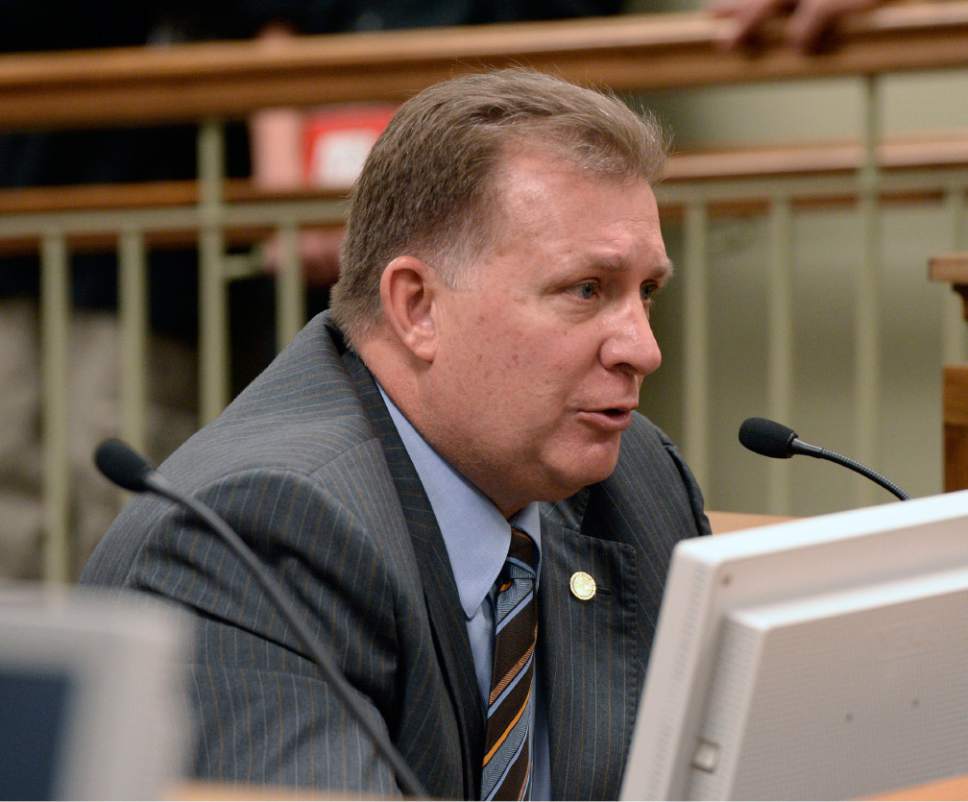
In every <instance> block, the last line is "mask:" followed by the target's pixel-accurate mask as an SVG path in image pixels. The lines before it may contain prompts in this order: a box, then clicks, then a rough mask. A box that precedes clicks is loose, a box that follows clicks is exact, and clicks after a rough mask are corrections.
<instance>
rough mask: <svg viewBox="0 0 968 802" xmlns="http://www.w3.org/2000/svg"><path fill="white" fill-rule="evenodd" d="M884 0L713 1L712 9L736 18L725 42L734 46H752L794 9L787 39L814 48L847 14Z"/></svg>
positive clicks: (873, 5) (724, 16)
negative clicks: (771, 23) (777, 19)
mask: <svg viewBox="0 0 968 802" xmlns="http://www.w3.org/2000/svg"><path fill="white" fill-rule="evenodd" d="M879 2H880V0H713V2H712V3H711V4H710V5H709V10H710V11H711V12H712V13H713V14H715V15H716V16H717V17H723V18H726V19H730V20H733V22H734V23H735V27H734V28H733V29H732V30H731V31H730V33H729V36H728V37H727V38H726V39H725V40H724V41H723V44H724V46H725V47H727V48H730V49H733V48H738V47H742V46H744V45H748V44H749V43H750V42H751V41H752V40H753V39H754V38H755V37H756V36H757V34H759V33H760V32H761V31H762V29H763V26H764V25H766V24H767V22H768V21H769V20H771V19H774V18H775V17H778V16H780V15H782V14H785V13H786V12H788V11H791V10H792V13H791V14H790V16H789V19H788V20H787V21H786V23H785V26H784V35H785V38H786V40H787V41H788V42H789V43H790V44H791V45H792V46H793V47H796V48H797V49H799V50H812V49H815V48H816V47H817V45H818V44H819V43H820V41H821V39H822V37H823V35H824V34H825V33H828V32H829V31H830V30H831V28H832V27H833V26H834V25H835V24H836V22H837V21H838V20H839V19H840V18H841V17H843V16H845V15H846V14H850V13H853V12H855V11H866V10H869V9H872V8H875V7H876V6H877V5H878V3H879Z"/></svg>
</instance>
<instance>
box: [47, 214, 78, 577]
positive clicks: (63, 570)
mask: <svg viewBox="0 0 968 802" xmlns="http://www.w3.org/2000/svg"><path fill="white" fill-rule="evenodd" d="M41 321H42V331H43V334H42V343H43V344H42V349H43V357H42V358H43V377H44V407H43V415H44V543H43V574H44V579H45V580H46V581H48V582H60V583H63V582H67V581H68V580H69V579H70V572H71V569H70V555H71V547H70V545H71V544H70V539H69V538H70V532H69V521H70V517H69V514H70V443H69V437H70V432H69V419H68V397H69V393H70V389H69V376H68V370H67V365H68V343H69V331H70V274H69V271H68V259H67V242H66V240H65V238H64V234H63V232H60V231H51V232H48V233H45V234H44V235H43V238H42V242H41Z"/></svg>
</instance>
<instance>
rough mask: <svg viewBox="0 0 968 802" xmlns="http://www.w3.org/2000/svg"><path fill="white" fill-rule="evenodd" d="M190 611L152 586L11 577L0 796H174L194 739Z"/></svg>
mask: <svg viewBox="0 0 968 802" xmlns="http://www.w3.org/2000/svg"><path fill="white" fill-rule="evenodd" d="M190 645H191V629H190V622H189V621H188V618H187V616H186V615H185V614H184V613H182V612H180V611H178V610H176V609H175V608H174V607H172V606H170V605H165V604H163V603H162V602H160V601H156V600H153V599H149V598H147V597H145V596H142V595H140V594H134V593H130V594H129V593H119V594H110V595H108V594H107V592H97V591H93V590H89V589H73V590H72V589H67V588H45V587H40V586H36V585H27V584H23V585H21V584H7V585H2V586H0V799H163V798H167V797H169V796H170V795H171V794H172V793H173V792H174V790H175V787H176V783H177V782H178V780H179V779H180V778H181V777H182V772H183V768H184V765H183V759H184V758H185V757H186V756H187V754H188V749H189V748H190V744H191V730H190V722H189V718H188V709H187V702H186V699H185V686H184V681H185V666H186V663H187V660H188V657H189V649H190Z"/></svg>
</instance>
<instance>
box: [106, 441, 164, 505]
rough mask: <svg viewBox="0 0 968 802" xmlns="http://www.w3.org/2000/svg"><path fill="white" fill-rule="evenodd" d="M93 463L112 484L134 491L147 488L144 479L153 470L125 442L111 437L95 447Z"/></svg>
mask: <svg viewBox="0 0 968 802" xmlns="http://www.w3.org/2000/svg"><path fill="white" fill-rule="evenodd" d="M94 464H95V465H97V468H98V470H99V471H100V472H101V473H103V474H104V475H105V476H106V477H107V478H108V479H110V480H111V481H112V482H114V484H116V485H118V486H119V487H123V488H124V489H125V490H131V491H133V492H135V493H142V492H144V491H145V490H147V489H148V484H147V482H146V480H147V478H148V476H149V475H150V474H151V473H153V472H154V468H152V467H151V464H150V463H149V462H148V460H146V459H145V458H144V457H142V456H141V455H140V454H139V453H138V452H137V451H135V450H134V449H133V448H131V446H129V445H128V444H127V443H124V442H122V441H121V440H118V439H116V438H113V437H112V438H110V439H109V440H105V441H104V442H103V443H101V445H99V446H98V447H97V450H96V451H95V452H94Z"/></svg>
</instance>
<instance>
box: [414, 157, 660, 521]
mask: <svg viewBox="0 0 968 802" xmlns="http://www.w3.org/2000/svg"><path fill="white" fill-rule="evenodd" d="M497 180H498V184H497V186H498V193H497V195H498V197H499V198H500V200H499V203H502V204H503V208H502V211H501V212H499V215H500V217H499V222H498V224H497V227H496V230H497V232H498V233H497V235H496V236H495V243H494V244H493V245H492V246H491V247H490V248H489V249H487V250H486V251H485V253H484V254H483V255H482V256H481V257H480V258H479V259H477V260H476V262H474V263H472V264H470V265H468V266H466V272H464V273H462V274H461V277H460V280H459V281H458V282H457V283H458V286H457V288H456V289H451V288H446V287H445V288H442V289H440V290H439V291H438V295H437V296H436V297H435V302H434V303H435V312H436V321H437V331H438V338H439V340H438V350H437V353H436V356H435V359H434V361H433V365H432V367H431V369H430V371H429V372H428V376H427V378H428V381H427V383H426V384H425V385H424V387H423V390H422V392H421V399H420V400H421V406H422V409H423V411H424V413H425V415H423V416H422V417H423V424H424V425H423V426H422V427H421V428H423V429H425V434H426V435H428V439H429V440H430V442H431V443H432V444H433V445H434V446H435V447H436V448H437V450H438V452H439V453H441V454H442V455H443V456H444V457H445V458H446V459H448V460H449V461H450V462H451V463H452V464H453V465H454V466H455V467H456V468H457V469H458V470H460V471H461V472H462V473H463V474H464V475H465V476H466V477H467V478H468V479H470V480H471V481H472V482H474V483H475V484H476V485H477V486H478V487H479V488H480V489H481V490H482V491H483V492H484V493H485V494H486V495H487V496H488V497H489V498H491V500H492V501H494V502H495V503H496V504H497V506H498V507H499V509H501V511H502V512H503V513H504V514H505V515H509V514H511V513H513V512H515V511H517V510H518V509H520V508H521V507H522V506H524V505H525V504H527V503H528V502H530V501H534V500H551V499H561V498H566V497H567V496H569V495H571V494H572V493H574V492H576V491H577V490H579V489H580V488H582V487H584V486H585V485H588V484H591V483H594V482H597V481H601V480H602V479H604V478H606V477H607V476H609V474H611V472H612V471H613V470H614V468H615V464H616V462H617V460H618V454H619V444H620V440H621V437H622V432H623V431H624V430H625V429H626V428H628V426H629V425H630V423H631V416H632V410H633V409H635V407H636V406H637V405H638V398H639V388H640V387H641V384H642V380H643V379H644V378H645V376H647V375H648V374H650V373H652V371H654V370H655V369H656V368H658V367H659V363H660V362H661V358H662V357H661V354H660V352H659V346H658V344H657V343H656V340H655V337H654V335H653V333H652V327H651V325H650V323H649V308H650V306H651V302H652V301H651V299H652V296H653V295H654V293H655V292H656V291H657V290H658V289H659V288H660V287H661V286H662V285H663V283H664V282H665V281H666V280H667V278H668V276H669V272H670V266H669V260H668V258H667V256H666V252H665V246H664V244H663V242H662V234H661V231H660V229H659V215H658V210H657V208H656V201H655V196H654V195H653V194H652V190H651V189H650V188H649V186H648V184H646V183H645V182H644V181H642V180H641V179H635V180H618V179H608V178H602V177H598V176H592V175H589V174H587V173H586V172H583V171H582V170H580V169H579V168H576V167H574V166H572V165H571V164H569V163H568V162H567V161H566V160H564V159H562V158H560V157H557V156H555V155H554V154H552V153H549V152H544V151H539V150H523V151H517V152H514V153H512V154H510V155H509V156H507V157H506V159H505V161H504V166H503V169H502V170H501V172H500V175H499V177H498V179H497Z"/></svg>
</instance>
